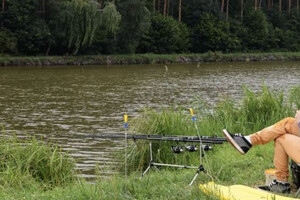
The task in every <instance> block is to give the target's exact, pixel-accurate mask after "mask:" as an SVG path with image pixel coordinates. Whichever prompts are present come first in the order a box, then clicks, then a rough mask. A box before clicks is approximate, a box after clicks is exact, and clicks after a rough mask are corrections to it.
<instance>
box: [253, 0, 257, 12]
mask: <svg viewBox="0 0 300 200" xmlns="http://www.w3.org/2000/svg"><path fill="white" fill-rule="evenodd" d="M254 10H257V0H254Z"/></svg>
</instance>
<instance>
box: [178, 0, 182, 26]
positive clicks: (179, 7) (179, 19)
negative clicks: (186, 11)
mask: <svg viewBox="0 0 300 200" xmlns="http://www.w3.org/2000/svg"><path fill="white" fill-rule="evenodd" d="M178 21H179V22H181V0H179V6H178Z"/></svg>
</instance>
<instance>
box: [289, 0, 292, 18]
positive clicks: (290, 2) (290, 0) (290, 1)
mask: <svg viewBox="0 0 300 200" xmlns="http://www.w3.org/2000/svg"><path fill="white" fill-rule="evenodd" d="M291 5H292V0H288V6H289V8H288V13H289V16H290V15H291Z"/></svg>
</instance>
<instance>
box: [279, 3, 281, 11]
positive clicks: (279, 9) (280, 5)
mask: <svg viewBox="0 0 300 200" xmlns="http://www.w3.org/2000/svg"><path fill="white" fill-rule="evenodd" d="M279 14H281V0H279Z"/></svg>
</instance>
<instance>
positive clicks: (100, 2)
mask: <svg viewBox="0 0 300 200" xmlns="http://www.w3.org/2000/svg"><path fill="white" fill-rule="evenodd" d="M99 4H100V8H101V7H102V0H99Z"/></svg>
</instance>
